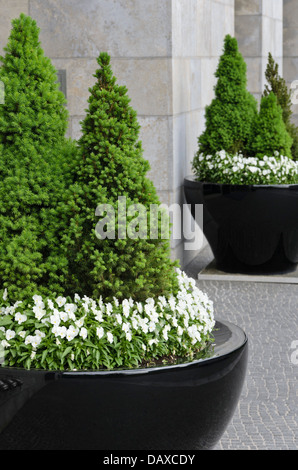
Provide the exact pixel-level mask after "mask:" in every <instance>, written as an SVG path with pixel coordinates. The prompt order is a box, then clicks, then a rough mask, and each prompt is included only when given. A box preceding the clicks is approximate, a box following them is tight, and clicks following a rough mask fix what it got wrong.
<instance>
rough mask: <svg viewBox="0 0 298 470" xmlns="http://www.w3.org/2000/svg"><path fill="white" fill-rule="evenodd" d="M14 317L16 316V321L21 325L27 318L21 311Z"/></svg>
mask: <svg viewBox="0 0 298 470" xmlns="http://www.w3.org/2000/svg"><path fill="white" fill-rule="evenodd" d="M14 318H15V321H16V322H18V324H19V325H21V323H24V322H25V321H26V320H27V316H26V315H23V314H21V313H20V312H17V313H16V314H15V317H14Z"/></svg>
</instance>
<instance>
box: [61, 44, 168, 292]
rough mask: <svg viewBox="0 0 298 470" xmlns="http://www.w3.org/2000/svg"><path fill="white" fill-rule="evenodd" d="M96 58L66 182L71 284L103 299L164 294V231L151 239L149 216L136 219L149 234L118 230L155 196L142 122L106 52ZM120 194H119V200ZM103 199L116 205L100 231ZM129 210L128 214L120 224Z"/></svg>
mask: <svg viewBox="0 0 298 470" xmlns="http://www.w3.org/2000/svg"><path fill="white" fill-rule="evenodd" d="M97 62H98V64H99V66H100V68H99V69H98V70H96V72H95V75H94V76H95V78H96V82H95V84H94V86H93V87H92V88H90V90H89V91H90V96H89V99H88V103H89V107H88V109H87V110H86V117H85V119H84V120H83V122H82V136H81V138H80V139H79V142H78V144H79V154H80V159H79V161H78V166H77V169H76V178H75V179H76V183H75V184H74V185H73V186H72V187H71V188H70V192H69V196H68V208H67V209H66V210H68V211H69V213H70V221H69V229H68V230H67V232H66V233H65V236H64V246H65V249H66V255H67V256H68V257H69V260H70V265H71V266H72V271H73V273H74V274H75V276H76V279H75V278H73V280H72V281H73V284H72V282H71V281H70V283H69V285H70V286H71V285H72V286H73V287H72V289H73V290H74V292H81V293H84V294H86V295H90V296H102V297H103V298H104V299H106V300H107V299H108V300H111V299H113V297H117V298H118V299H123V298H129V297H131V298H134V299H137V300H139V301H140V300H145V299H146V298H148V297H153V296H158V295H165V294H170V293H173V292H174V290H175V288H176V287H177V276H176V270H175V264H174V263H173V262H172V261H171V260H170V248H169V239H161V238H160V237H159V238H156V239H155V238H153V239H150V233H149V227H148V226H149V220H148V219H146V220H144V219H143V220H142V223H141V224H140V225H141V226H140V227H139V229H140V231H142V230H144V229H146V228H148V231H147V235H148V236H147V237H144V238H142V237H141V236H136V238H132V237H131V236H129V234H128V233H126V234H124V235H125V236H124V238H122V234H121V236H119V232H118V229H119V224H120V222H121V224H122V223H123V218H121V215H122V214H123V212H125V211H127V210H128V209H129V207H131V206H132V205H133V204H141V205H142V206H143V207H145V208H146V209H149V206H150V205H151V204H155V205H157V206H159V205H160V203H159V199H158V196H157V193H156V190H155V187H154V185H153V183H152V181H150V180H149V179H148V177H147V171H148V170H149V168H150V167H149V163H148V161H147V160H145V159H144V158H143V155H142V153H143V149H142V144H141V141H140V140H139V130H140V126H139V124H138V121H137V113H136V111H135V110H134V109H133V108H132V107H131V106H130V99H129V97H128V95H127V88H126V87H125V86H122V85H119V84H118V83H117V81H116V78H115V77H114V75H113V72H112V68H111V65H110V56H109V55H108V54H107V53H105V52H102V53H101V54H100V55H99V57H98V60H97ZM119 198H124V201H125V206H124V203H123V202H122V199H121V200H120V199H119ZM102 204H108V205H109V206H111V207H112V208H113V209H114V210H115V227H114V228H115V236H114V237H110V238H104V239H99V238H98V237H97V236H96V232H95V228H96V225H97V223H98V222H99V220H100V219H99V217H98V216H97V215H96V213H95V211H96V208H97V207H98V206H100V205H102ZM148 214H149V210H148ZM148 214H146V215H148ZM132 218H133V217H131V216H130V217H127V219H126V221H125V223H126V224H127V225H125V224H124V229H125V231H126V229H127V227H128V224H129V221H131V219H132ZM122 227H123V226H122ZM76 282H77V284H76Z"/></svg>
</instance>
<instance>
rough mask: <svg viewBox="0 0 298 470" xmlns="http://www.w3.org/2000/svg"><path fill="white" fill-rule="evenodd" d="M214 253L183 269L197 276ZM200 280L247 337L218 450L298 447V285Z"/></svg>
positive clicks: (219, 311) (220, 313)
mask: <svg viewBox="0 0 298 470" xmlns="http://www.w3.org/2000/svg"><path fill="white" fill-rule="evenodd" d="M212 258H213V257H212V254H211V251H210V249H209V248H208V247H207V248H206V249H205V250H204V251H203V252H202V254H201V253H199V255H198V256H197V258H195V260H194V261H192V262H191V263H190V264H189V265H188V266H187V267H186V268H185V271H186V272H187V273H188V274H189V275H191V276H192V277H194V278H195V279H197V275H198V273H199V271H200V270H201V269H202V268H203V267H205V266H206V264H208V262H209V261H212ZM208 260H209V261H208ZM197 284H198V286H199V287H200V289H201V290H203V291H204V292H206V293H207V294H208V295H209V296H210V298H211V299H212V300H213V301H214V311H215V318H216V319H218V320H220V319H222V320H228V321H231V322H233V323H235V324H236V325H238V326H240V327H241V328H242V329H243V330H244V331H245V332H246V334H247V336H248V341H249V361H248V370H247V376H246V381H245V384H244V387H243V391H242V395H241V397H240V401H239V404H238V407H237V409H236V411H235V414H234V416H233V419H232V421H231V422H230V424H229V426H228V428H227V430H226V432H225V433H224V435H223V436H222V439H221V440H220V442H219V443H218V445H217V446H216V448H215V449H214V450H297V449H298V363H297V364H295V362H296V361H297V358H298V354H297V355H296V356H295V350H298V284H277V283H259V282H239V281H212V280H210V281H209V280H204V281H197ZM294 341H296V342H297V343H296V344H297V345H296V347H294V344H293V342H294ZM295 358H296V361H295ZM219 399H220V397H219Z"/></svg>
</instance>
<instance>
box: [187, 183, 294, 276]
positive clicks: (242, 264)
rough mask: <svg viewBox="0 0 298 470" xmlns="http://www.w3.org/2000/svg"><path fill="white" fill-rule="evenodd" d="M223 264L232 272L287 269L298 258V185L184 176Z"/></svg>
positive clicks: (190, 197)
mask: <svg viewBox="0 0 298 470" xmlns="http://www.w3.org/2000/svg"><path fill="white" fill-rule="evenodd" d="M184 193H185V198H186V202H187V203H188V204H190V205H191V211H192V215H193V216H195V205H196V204H203V232H204V234H205V236H206V238H207V240H208V242H209V244H210V247H211V249H212V251H213V254H214V257H215V261H216V264H217V267H218V268H219V269H221V270H223V271H227V272H240V273H251V274H253V273H255V274H257V273H282V272H288V271H292V270H294V269H295V268H296V265H297V262H298V185H267V186H266V185H231V184H216V183H204V182H198V181H196V180H195V178H194V177H187V178H185V180H184Z"/></svg>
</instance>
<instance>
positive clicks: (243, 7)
mask: <svg viewBox="0 0 298 470" xmlns="http://www.w3.org/2000/svg"><path fill="white" fill-rule="evenodd" d="M0 8H1V16H0V48H2V47H4V46H5V44H6V42H7V39H8V36H9V32H10V27H11V25H10V22H11V19H13V18H15V17H18V16H19V14H20V13H21V12H24V13H26V14H29V15H30V16H31V17H32V18H34V19H36V21H37V24H38V26H39V27H40V30H41V32H40V41H41V45H42V47H43V49H44V51H45V54H46V55H47V56H48V57H50V58H51V60H52V62H53V64H54V65H55V67H56V68H57V70H63V71H65V73H66V95H67V103H68V105H67V106H68V110H69V114H70V122H69V130H68V134H69V135H70V136H72V137H73V138H77V137H79V135H80V121H81V120H82V118H83V117H84V113H85V109H86V107H87V98H88V94H89V92H88V88H89V87H90V86H92V84H93V80H94V78H93V73H94V72H95V69H96V68H97V62H96V58H97V57H98V55H99V53H100V52H101V51H107V52H108V53H109V54H110V56H111V59H112V66H113V70H114V73H115V75H116V77H117V78H118V82H119V83H121V84H125V85H126V86H127V87H128V90H129V96H130V97H131V104H132V106H133V107H134V108H135V109H136V111H137V113H138V118H139V122H140V124H141V136H140V138H141V140H142V143H143V148H144V156H145V158H147V159H148V160H149V162H150V164H151V171H150V174H149V176H150V177H151V178H152V180H153V181H154V183H155V185H156V188H157V190H158V193H159V195H160V199H161V201H162V202H164V203H166V204H167V205H171V204H174V203H178V204H182V203H183V202H184V201H183V178H184V176H185V175H187V174H190V173H191V161H192V159H193V156H194V153H195V151H196V149H197V138H198V136H199V135H200V133H201V132H202V130H203V128H204V109H205V106H206V105H207V104H209V103H210V101H211V100H212V97H213V87H214V84H215V77H214V72H215V70H216V67H217V63H218V59H219V56H220V54H221V52H222V46H223V39H224V36H225V35H226V34H228V33H229V34H231V35H235V36H236V37H237V39H238V42H239V47H240V50H241V52H242V53H243V55H244V58H245V60H246V63H247V74H248V88H249V90H250V91H251V92H252V93H253V94H254V95H255V96H257V97H258V98H259V97H260V96H261V93H262V91H263V87H264V80H265V78H264V71H265V67H266V61H267V56H268V52H271V53H272V54H273V56H274V58H275V59H276V60H277V61H278V63H279V64H280V71H281V72H282V73H283V74H284V75H285V77H286V79H287V82H288V83H289V82H291V81H293V80H294V79H298V53H297V51H298V33H297V31H298V28H297V23H298V2H297V0H284V1H283V0H9V1H7V0H0ZM297 109H298V108H297ZM297 113H298V111H297ZM174 232H175V227H174ZM172 246H173V256H175V257H178V258H180V260H181V262H182V265H183V264H185V263H187V262H188V261H189V260H190V258H191V257H192V256H193V255H195V254H196V253H197V252H196V251H193V252H189V251H185V250H184V249H183V247H184V245H183V240H173V242H172ZM198 248H200V247H199V246H198Z"/></svg>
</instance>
